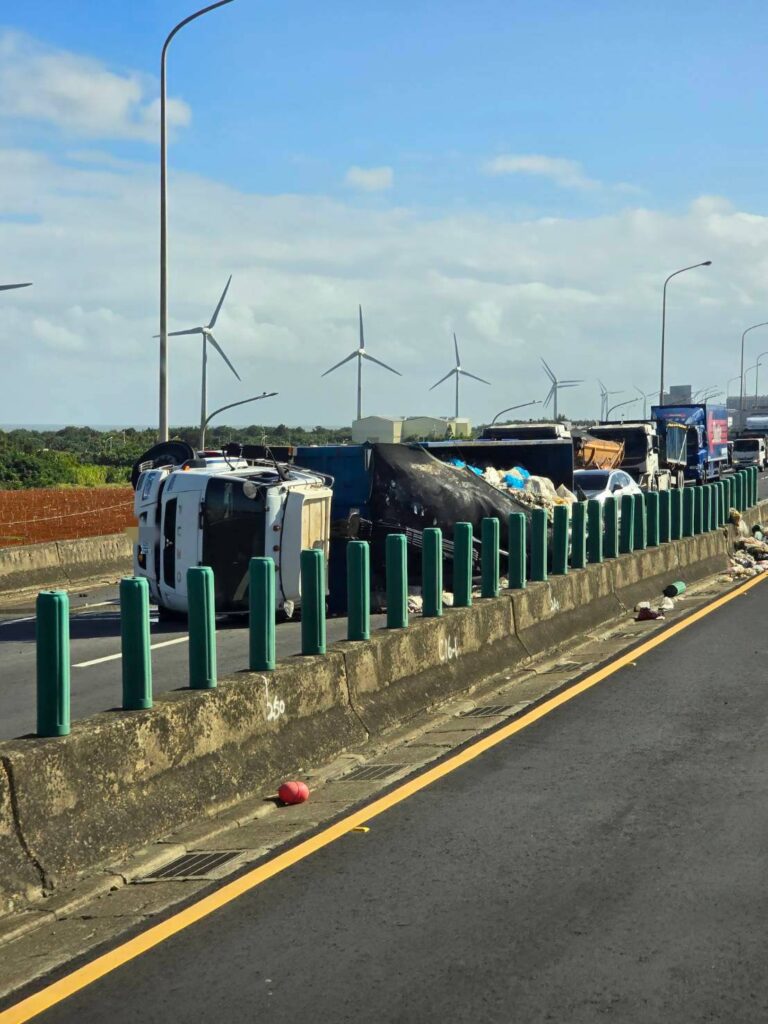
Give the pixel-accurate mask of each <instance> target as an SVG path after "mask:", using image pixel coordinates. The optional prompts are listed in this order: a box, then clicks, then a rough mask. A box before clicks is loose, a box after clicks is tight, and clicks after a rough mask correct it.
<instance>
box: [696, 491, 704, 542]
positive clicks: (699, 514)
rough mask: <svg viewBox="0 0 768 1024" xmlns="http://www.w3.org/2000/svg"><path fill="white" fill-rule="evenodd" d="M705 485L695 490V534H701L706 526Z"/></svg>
mask: <svg viewBox="0 0 768 1024" xmlns="http://www.w3.org/2000/svg"><path fill="white" fill-rule="evenodd" d="M704 486H705V485H704V484H700V485H699V486H698V487H694V489H693V533H694V536H695V535H696V534H699V533H701V531H702V529H703V526H704Z"/></svg>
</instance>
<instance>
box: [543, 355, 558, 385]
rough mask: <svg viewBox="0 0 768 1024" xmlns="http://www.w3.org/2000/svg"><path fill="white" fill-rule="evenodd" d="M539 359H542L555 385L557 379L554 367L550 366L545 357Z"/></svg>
mask: <svg viewBox="0 0 768 1024" xmlns="http://www.w3.org/2000/svg"><path fill="white" fill-rule="evenodd" d="M539 359H541V361H542V363H543V364H544V369H545V370H546V371H547V376H548V377H549V379H550V380H551V381H552V383H553V384H555V383H556V382H557V377H556V376H555V375H554V373H553V372H552V367H551V366H550V365H549V363H548V362H547V361H546V359H544V357H543V356H539Z"/></svg>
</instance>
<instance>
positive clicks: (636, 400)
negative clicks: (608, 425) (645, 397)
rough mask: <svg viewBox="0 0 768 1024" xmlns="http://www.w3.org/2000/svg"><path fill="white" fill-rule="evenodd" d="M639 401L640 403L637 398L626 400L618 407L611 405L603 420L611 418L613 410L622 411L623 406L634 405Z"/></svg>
mask: <svg viewBox="0 0 768 1024" xmlns="http://www.w3.org/2000/svg"><path fill="white" fill-rule="evenodd" d="M639 401H640V399H639V398H628V399H627V400H626V401H625V402H619V403H618V405H612V406H611V408H610V409H609V410H608V412H607V413H606V416H605V418H606V419H607V420H609V419H610V418H611V413H612V412H613V410H614V409H623V408H624V406H625V405H634V404H635V402H639Z"/></svg>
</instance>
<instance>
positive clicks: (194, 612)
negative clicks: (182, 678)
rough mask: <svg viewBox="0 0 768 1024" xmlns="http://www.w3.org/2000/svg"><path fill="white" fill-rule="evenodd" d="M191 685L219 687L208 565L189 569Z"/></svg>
mask: <svg viewBox="0 0 768 1024" xmlns="http://www.w3.org/2000/svg"><path fill="white" fill-rule="evenodd" d="M187 605H188V629H189V686H190V689H192V690H214V689H215V688H216V608H215V602H214V594H213V570H212V569H211V568H210V566H207V565H194V566H192V567H191V568H189V569H187Z"/></svg>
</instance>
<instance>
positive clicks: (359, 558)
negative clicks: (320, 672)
mask: <svg viewBox="0 0 768 1024" xmlns="http://www.w3.org/2000/svg"><path fill="white" fill-rule="evenodd" d="M370 638H371V567H370V551H369V549H368V541H365V540H350V541H348V542H347V640H370Z"/></svg>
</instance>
